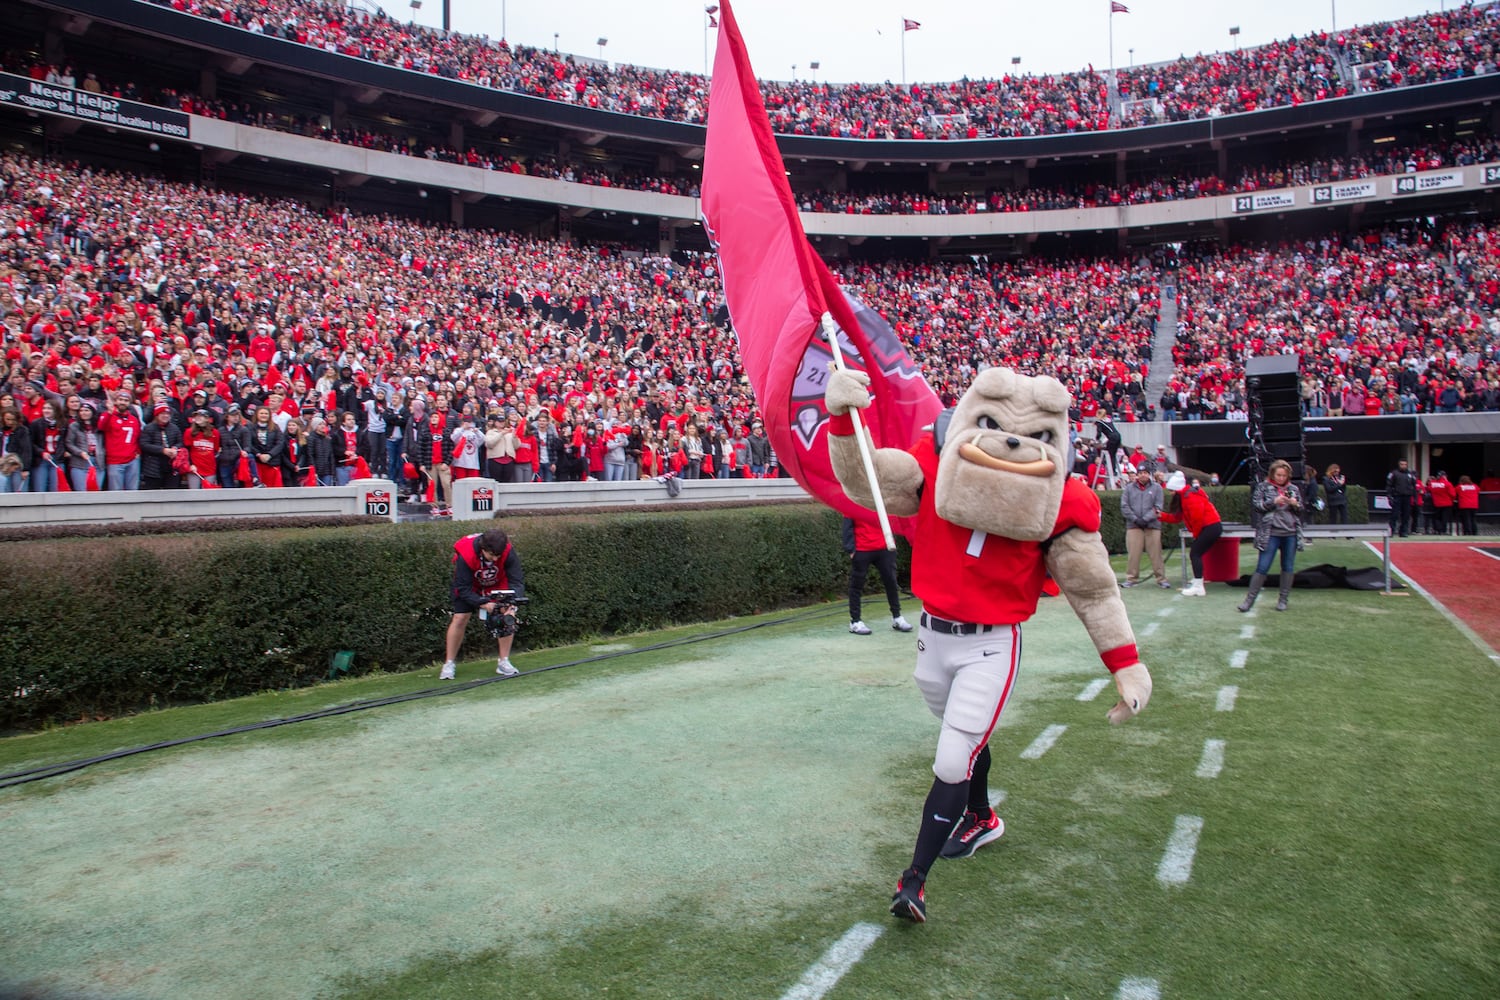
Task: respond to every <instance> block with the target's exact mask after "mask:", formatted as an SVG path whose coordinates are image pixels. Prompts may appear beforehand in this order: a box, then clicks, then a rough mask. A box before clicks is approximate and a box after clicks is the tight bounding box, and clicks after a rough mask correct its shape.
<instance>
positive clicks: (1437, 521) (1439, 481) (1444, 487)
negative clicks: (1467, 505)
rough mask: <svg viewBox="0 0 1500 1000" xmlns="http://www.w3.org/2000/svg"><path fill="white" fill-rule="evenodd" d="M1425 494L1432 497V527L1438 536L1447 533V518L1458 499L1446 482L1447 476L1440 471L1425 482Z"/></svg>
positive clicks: (1455, 492)
mask: <svg viewBox="0 0 1500 1000" xmlns="http://www.w3.org/2000/svg"><path fill="white" fill-rule="evenodd" d="M1427 492H1428V493H1429V494H1431V496H1432V526H1433V528H1434V530H1436V531H1437V533H1438V534H1439V535H1446V534H1447V533H1448V516H1449V513H1450V512H1451V511H1452V510H1453V504H1454V502H1455V501H1456V500H1457V499H1458V490H1456V489H1455V488H1454V486H1453V484H1452V483H1450V482H1449V481H1448V474H1447V473H1446V472H1443V471H1442V470H1441V469H1439V470H1438V474H1437V475H1435V476H1433V477H1432V478H1431V479H1429V480H1427Z"/></svg>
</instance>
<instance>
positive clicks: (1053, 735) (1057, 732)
mask: <svg viewBox="0 0 1500 1000" xmlns="http://www.w3.org/2000/svg"><path fill="white" fill-rule="evenodd" d="M1067 731H1068V727H1067V726H1048V727H1047V728H1046V729H1043V730H1042V735H1040V736H1038V737H1037V738H1036V739H1034V740H1032V741H1031V746H1029V747H1027V748H1026V749H1025V750H1022V751H1021V759H1022V760H1036V759H1037V758H1039V757H1040V756H1041V755H1042V754H1044V753H1046V752H1047V751H1048V750H1051V749H1052V745H1053V744H1054V743H1056V742H1057V738H1058V737H1059V736H1061V735H1062V734H1063V733H1065V732H1067Z"/></svg>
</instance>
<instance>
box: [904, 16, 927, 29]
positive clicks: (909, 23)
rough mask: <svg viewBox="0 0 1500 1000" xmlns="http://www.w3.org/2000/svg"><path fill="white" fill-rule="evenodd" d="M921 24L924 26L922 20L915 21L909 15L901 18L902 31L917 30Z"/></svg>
mask: <svg viewBox="0 0 1500 1000" xmlns="http://www.w3.org/2000/svg"><path fill="white" fill-rule="evenodd" d="M921 26H922V22H921V21H913V20H912V19H911V18H909V17H903V18H902V19H901V30H902V31H916V30H917V29H918V28H920V27H921Z"/></svg>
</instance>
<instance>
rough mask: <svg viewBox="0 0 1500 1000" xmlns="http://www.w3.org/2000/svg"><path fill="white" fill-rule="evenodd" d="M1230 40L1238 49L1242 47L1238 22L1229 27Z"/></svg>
mask: <svg viewBox="0 0 1500 1000" xmlns="http://www.w3.org/2000/svg"><path fill="white" fill-rule="evenodd" d="M1229 41H1230V44H1231V45H1233V46H1234V47H1235V48H1236V49H1238V48H1239V47H1240V26H1239V25H1238V24H1236V25H1235V26H1234V27H1232V28H1230V29H1229Z"/></svg>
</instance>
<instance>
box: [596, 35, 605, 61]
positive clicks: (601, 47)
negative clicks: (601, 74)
mask: <svg viewBox="0 0 1500 1000" xmlns="http://www.w3.org/2000/svg"><path fill="white" fill-rule="evenodd" d="M594 44H595V45H597V46H599V61H600V62H603V61H604V46H606V45H608V44H609V39H608V38H605V37H604V36H603V35H600V36H599V37H598V38H597V39H595V40H594Z"/></svg>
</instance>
